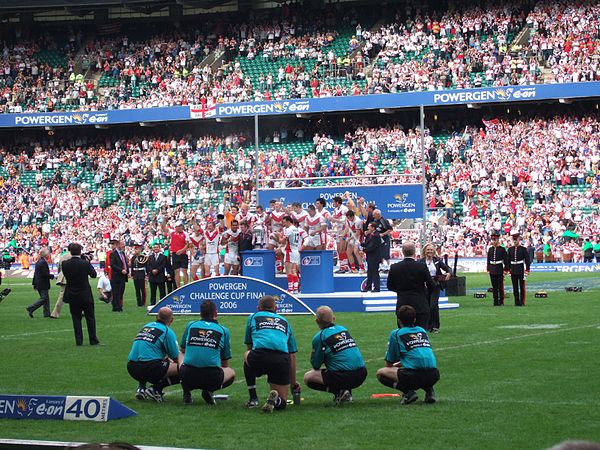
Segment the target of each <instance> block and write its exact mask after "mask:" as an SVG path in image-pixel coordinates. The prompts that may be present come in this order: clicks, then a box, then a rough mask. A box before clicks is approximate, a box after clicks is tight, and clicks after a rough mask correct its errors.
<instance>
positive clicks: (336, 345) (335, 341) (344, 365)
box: [310, 325, 365, 371]
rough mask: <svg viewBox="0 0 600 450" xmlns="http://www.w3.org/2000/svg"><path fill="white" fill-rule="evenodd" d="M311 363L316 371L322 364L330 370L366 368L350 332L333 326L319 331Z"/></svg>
mask: <svg viewBox="0 0 600 450" xmlns="http://www.w3.org/2000/svg"><path fill="white" fill-rule="evenodd" d="M310 363H311V365H312V367H313V368H314V369H318V368H319V367H321V365H322V364H325V367H326V368H327V369H328V370H333V371H339V370H356V369H360V368H361V367H364V366H365V360H364V359H363V357H362V354H361V353H360V350H359V349H358V346H357V345H356V341H355V340H354V338H353V337H352V335H350V332H349V331H348V330H347V329H346V328H344V327H342V326H340V325H332V326H330V327H327V328H324V329H322V330H321V331H319V332H318V333H317V334H315V336H314V337H313V340H312V354H311V356H310Z"/></svg>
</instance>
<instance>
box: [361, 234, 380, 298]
mask: <svg viewBox="0 0 600 450" xmlns="http://www.w3.org/2000/svg"><path fill="white" fill-rule="evenodd" d="M381 245H382V241H381V236H379V233H378V232H377V231H374V232H373V233H371V234H365V240H364V242H363V248H364V249H365V254H366V255H367V281H366V284H365V289H364V290H365V291H370V290H371V289H372V290H373V292H379V290H380V288H381V286H380V284H381V280H380V278H379V264H380V263H381Z"/></svg>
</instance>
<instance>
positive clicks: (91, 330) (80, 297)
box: [62, 244, 100, 345]
mask: <svg viewBox="0 0 600 450" xmlns="http://www.w3.org/2000/svg"><path fill="white" fill-rule="evenodd" d="M69 252H70V253H71V259H69V260H67V261H64V262H63V264H62V272H63V274H64V275H65V278H66V281H67V285H66V286H65V294H64V297H63V301H64V302H65V303H67V304H68V305H69V310H70V311H71V318H72V319H73V331H74V332H75V344H76V345H82V344H83V330H82V328H81V317H82V315H85V322H86V325H87V329H88V336H89V338H90V345H98V344H99V343H100V342H99V341H98V338H97V337H96V317H95V314H94V296H93V295H92V288H91V287H90V282H89V281H88V276H90V277H92V278H96V271H95V270H94V268H93V267H92V264H91V263H90V262H89V261H87V260H83V259H81V245H79V244H70V245H69Z"/></svg>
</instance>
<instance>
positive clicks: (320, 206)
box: [315, 197, 331, 250]
mask: <svg viewBox="0 0 600 450" xmlns="http://www.w3.org/2000/svg"><path fill="white" fill-rule="evenodd" d="M326 206H327V201H326V200H325V199H324V198H322V197H319V198H318V199H316V200H315V208H316V210H317V213H318V214H321V215H322V216H323V218H324V219H325V223H326V224H327V227H326V228H325V232H324V233H323V239H322V240H323V248H324V249H325V250H329V244H331V242H330V241H331V240H330V239H329V228H330V227H331V213H330V212H329V210H327V208H325V207H326Z"/></svg>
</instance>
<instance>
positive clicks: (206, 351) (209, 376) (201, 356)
mask: <svg viewBox="0 0 600 450" xmlns="http://www.w3.org/2000/svg"><path fill="white" fill-rule="evenodd" d="M200 317H201V319H200V320H195V321H193V322H190V323H189V324H188V326H187V327H186V329H185V331H184V333H183V336H182V337H181V344H180V349H181V353H183V355H184V357H183V364H182V366H181V368H180V375H181V387H182V388H183V403H184V404H186V405H191V404H192V392H191V391H192V390H194V389H202V398H203V399H204V401H205V402H206V403H208V404H209V405H214V404H215V400H214V398H213V392H214V391H217V390H219V389H222V388H225V387H227V386H230V385H231V384H232V383H233V380H234V379H235V372H234V371H233V369H232V368H231V367H229V360H230V359H231V333H230V332H229V330H228V329H227V328H226V327H224V326H223V325H221V324H219V323H218V322H217V306H216V305H215V304H214V303H213V302H212V301H210V300H206V301H204V302H203V303H202V304H201V305H200Z"/></svg>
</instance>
